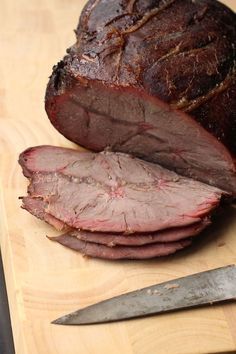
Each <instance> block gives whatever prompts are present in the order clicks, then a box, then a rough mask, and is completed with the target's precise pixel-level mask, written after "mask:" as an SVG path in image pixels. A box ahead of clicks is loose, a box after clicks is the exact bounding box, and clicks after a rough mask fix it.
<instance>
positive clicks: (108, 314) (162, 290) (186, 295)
mask: <svg viewBox="0 0 236 354" xmlns="http://www.w3.org/2000/svg"><path fill="white" fill-rule="evenodd" d="M233 299H235V300H236V266H235V265H230V266H226V267H222V268H217V269H213V270H209V271H205V272H201V273H197V274H193V275H189V276H186V277H183V278H179V279H175V280H171V281H167V282H164V283H161V284H157V285H153V286H149V287H146V288H143V289H139V290H136V291H132V292H129V293H126V294H123V295H119V296H116V297H113V298H111V299H108V300H104V301H101V302H99V303H97V304H94V305H91V306H88V307H85V308H82V309H80V310H78V311H75V312H73V313H70V314H68V315H65V316H63V317H60V318H58V319H57V320H55V321H53V322H52V323H53V324H59V325H85V324H98V323H108V322H114V321H118V320H125V319H131V318H137V317H144V316H147V315H154V314H160V313H164V312H170V311H174V310H180V309H187V308H193V307H197V306H203V305H212V304H215V303H219V302H223V301H227V300H233Z"/></svg>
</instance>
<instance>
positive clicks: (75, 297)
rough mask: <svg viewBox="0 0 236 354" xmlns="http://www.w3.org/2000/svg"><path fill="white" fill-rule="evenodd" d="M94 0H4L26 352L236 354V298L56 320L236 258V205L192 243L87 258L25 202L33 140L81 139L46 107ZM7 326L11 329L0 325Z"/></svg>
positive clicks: (17, 270) (5, 216)
mask: <svg viewBox="0 0 236 354" xmlns="http://www.w3.org/2000/svg"><path fill="white" fill-rule="evenodd" d="M84 3H85V1H84V0H70V1H67V0H50V1H46V0H40V1H36V0H31V1H28V0H18V1H14V0H2V1H1V5H0V6H1V11H0V23H1V54H0V60H1V66H0V77H1V80H0V119H1V122H0V123H1V124H0V149H1V164H0V170H1V204H0V207H1V211H0V216H1V225H0V226H1V234H0V235H1V251H2V256H3V262H4V269H5V275H6V282H7V290H8V295H9V301H10V311H11V319H12V326H13V333H14V341H15V347H16V353H17V354H106V353H113V354H120V353H124V354H126V353H127V354H131V353H132V354H156V353H158V354H177V353H178V354H196V353H213V352H226V351H233V352H234V353H236V304H227V305H224V306H217V307H210V308H205V309H196V310H191V311H184V312H179V313H175V314H166V315H163V316H159V317H157V316H156V317H152V318H148V319H139V320H133V321H129V322H122V323H113V324H106V325H100V326H87V327H60V326H55V325H51V324H50V321H52V320H53V319H55V318H57V317H58V316H60V315H63V314H66V313H68V312H70V311H73V310H76V309H78V308H81V307H83V306H86V305H89V304H92V303H94V302H97V301H100V300H103V299H106V298H108V297H111V296H115V295H118V294H121V293H124V292H127V291H131V290H134V289H136V288H140V287H144V286H148V285H150V284H153V283H158V282H162V281H166V280H169V279H172V278H176V277H182V276H185V275H188V274H190V273H195V272H199V271H203V270H207V269H210V268H214V267H218V266H223V265H227V264H230V263H236V210H235V209H233V208H229V210H228V211H227V213H226V214H225V215H222V216H221V217H219V220H218V222H217V224H216V225H215V226H214V227H213V228H211V229H210V230H209V231H208V232H207V233H205V234H204V235H203V237H202V238H201V239H199V242H198V243H197V244H196V245H195V246H194V247H192V248H191V249H189V250H187V251H185V252H182V253H180V254H178V255H176V256H173V257H168V258H165V259H157V260H152V261H146V262H134V261H125V262H113V263H112V262H107V261H101V260H93V259H87V258H83V257H82V256H81V255H79V254H76V253H75V252H73V251H70V250H67V249H65V248H63V247H61V246H60V245H57V244H55V243H52V242H50V241H49V240H48V239H47V238H46V237H45V235H55V234H56V232H55V231H54V230H53V229H52V228H50V227H49V226H47V225H45V224H44V223H43V222H40V221H39V220H36V219H35V218H34V217H32V216H31V215H29V214H28V213H26V212H25V211H23V210H22V209H20V204H21V203H20V201H19V200H18V199H17V198H18V196H21V195H24V194H25V193H26V186H27V181H26V180H25V179H24V178H23V176H22V174H21V171H20V168H19V166H18V164H17V157H18V154H19V153H20V152H21V151H22V150H23V149H25V148H26V147H28V146H32V145H38V144H53V145H59V146H70V147H72V146H73V144H72V143H70V142H68V141H67V140H66V139H65V138H63V137H62V136H60V135H59V133H57V132H56V130H55V129H54V128H53V127H52V126H51V125H50V123H49V121H48V119H47V117H46V114H45V112H44V105H43V100H44V92H45V87H46V83H47V80H48V76H49V75H50V73H51V67H52V66H53V65H54V64H55V63H56V62H57V61H58V60H59V59H60V58H61V57H62V56H63V55H64V53H65V48H67V47H68V46H70V45H71V44H72V43H73V42H74V39H75V38H74V34H73V32H72V29H73V28H75V27H76V24H77V21H78V16H79V13H80V11H81V9H82V6H83V5H84ZM225 3H228V4H229V5H231V6H234V7H235V9H236V4H235V0H231V1H230V0H229V1H225ZM0 330H1V329H0Z"/></svg>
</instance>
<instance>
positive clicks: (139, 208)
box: [20, 146, 224, 233]
mask: <svg viewBox="0 0 236 354" xmlns="http://www.w3.org/2000/svg"><path fill="white" fill-rule="evenodd" d="M58 149H61V152H63V151H64V152H65V155H67V154H68V153H69V152H70V151H69V152H68V150H67V149H63V148H54V149H51V148H49V147H47V146H46V147H44V148H43V147H40V148H39V149H38V150H37V148H33V149H32V150H31V152H32V151H33V152H34V153H33V154H36V155H37V152H38V154H39V155H40V156H41V157H42V156H43V155H45V159H46V162H47V161H48V157H47V153H49V151H50V159H53V151H58ZM27 153H28V152H27ZM77 155H78V157H77V160H76V161H73V162H71V163H69V164H67V166H65V167H64V168H61V169H60V170H57V168H56V167H55V166H57V164H56V163H55V166H54V171H55V172H52V171H51V172H48V171H47V170H48V169H49V170H50V169H51V167H48V164H47V163H45V165H44V166H45V170H46V171H44V172H37V173H33V174H32V175H31V179H30V180H31V183H30V186H29V194H30V196H31V197H33V198H42V199H43V200H44V201H46V202H47V203H48V205H47V209H46V211H47V213H49V214H50V215H52V216H54V217H55V218H57V219H59V220H61V221H63V222H64V223H65V224H67V225H69V226H71V227H72V228H76V229H85V230H90V231H98V232H118V233H123V232H125V233H137V232H140V233H143V232H144V233H146V232H154V231H158V230H163V229H166V228H172V227H180V226H186V225H191V224H193V223H196V222H198V221H201V219H202V218H203V217H205V216H206V215H208V214H209V213H211V212H212V210H214V209H215V208H216V207H217V206H218V205H219V203H220V200H221V197H222V195H224V192H222V191H221V190H219V189H217V188H214V187H210V186H208V185H205V184H203V183H201V182H197V181H194V180H192V179H188V178H184V177H180V176H178V175H177V174H176V173H174V172H171V171H168V170H166V169H164V168H162V167H160V166H158V165H154V164H151V163H148V162H145V161H142V160H139V159H136V158H132V157H131V156H129V155H125V154H121V153H112V152H105V153H98V154H95V153H79V152H78V153H77ZM54 157H55V159H56V158H57V154H55V155H54ZM59 160H60V159H59ZM29 161H30V163H31V162H32V159H30V160H28V159H27V161H25V158H24V153H23V154H22V155H21V159H20V163H21V164H22V165H23V170H24V169H27V171H28V172H29V171H32V170H30V164H29V163H28V162H29ZM35 161H36V160H34V162H35ZM59 165H61V160H60V163H59V164H58V166H59ZM49 166H50V165H49ZM34 168H35V165H34ZM39 170H40V169H39ZM30 173H32V172H30Z"/></svg>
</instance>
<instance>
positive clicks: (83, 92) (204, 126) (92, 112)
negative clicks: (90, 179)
mask: <svg viewBox="0 0 236 354" xmlns="http://www.w3.org/2000/svg"><path fill="white" fill-rule="evenodd" d="M76 33H77V42H76V44H75V45H74V46H73V47H71V48H70V49H69V51H68V55H67V56H66V57H65V58H64V59H63V61H61V62H60V63H59V64H58V65H57V66H55V67H54V70H53V74H52V76H51V79H50V82H49V84H48V88H47V94H46V110H47V113H48V116H49V118H50V120H51V122H52V124H53V125H54V126H55V127H56V128H57V129H58V130H59V131H60V132H61V133H62V134H63V135H65V136H66V137H67V138H68V139H70V140H72V141H74V142H76V143H78V144H80V145H82V146H84V147H86V148H89V149H92V150H94V151H102V150H104V149H105V148H106V147H109V148H110V149H112V150H114V151H121V152H126V153H130V154H133V155H136V156H138V157H141V158H143V159H146V160H148V161H152V162H155V163H159V164H161V165H162V166H164V167H166V168H168V169H171V170H175V171H176V172H178V173H179V174H181V175H186V176H188V177H192V178H194V179H198V180H201V181H203V182H205V183H207V184H211V185H215V186H218V187H220V188H222V189H227V190H228V191H231V192H233V193H234V194H235V195H236V169H235V157H234V156H235V153H236V99H235V98H236V70H235V61H236V52H235V48H236V15H235V13H233V12H232V11H231V10H229V9H228V8H226V7H225V6H224V5H223V4H221V3H219V2H217V1H215V0H199V1H191V0H178V1H177V0H165V1H164V0H157V1H152V0H145V1H143V0H136V1H133V0H130V1H128V0H120V1H117V0H110V1H109V4H108V2H107V1H105V0H100V1H95V0H90V1H89V2H88V4H87V6H86V7H85V9H84V11H83V13H82V15H81V18H80V23H79V25H78V28H77V31H76Z"/></svg>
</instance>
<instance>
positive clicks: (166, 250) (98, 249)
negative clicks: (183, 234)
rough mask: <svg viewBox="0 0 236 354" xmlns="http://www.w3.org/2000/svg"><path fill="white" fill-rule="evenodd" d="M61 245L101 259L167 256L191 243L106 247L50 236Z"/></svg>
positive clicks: (187, 241) (189, 241)
mask: <svg viewBox="0 0 236 354" xmlns="http://www.w3.org/2000/svg"><path fill="white" fill-rule="evenodd" d="M50 240H52V241H56V242H58V243H60V244H61V245H63V246H65V247H68V248H70V249H72V250H74V251H79V252H81V253H82V254H83V255H85V256H91V257H95V258H102V259H113V260H119V259H120V260H121V259H150V258H155V257H161V256H168V255H171V254H173V253H175V252H176V251H179V250H181V249H183V248H186V247H188V246H190V245H191V240H183V241H179V242H170V243H156V244H155V243H154V244H152V245H145V246H140V247H128V246H116V247H107V246H104V245H100V244H96V243H90V242H85V241H81V240H79V239H78V238H76V237H72V236H68V235H67V236H64V235H62V236H58V237H52V238H50Z"/></svg>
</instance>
